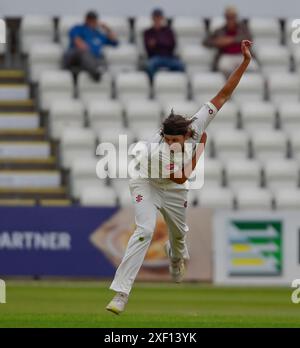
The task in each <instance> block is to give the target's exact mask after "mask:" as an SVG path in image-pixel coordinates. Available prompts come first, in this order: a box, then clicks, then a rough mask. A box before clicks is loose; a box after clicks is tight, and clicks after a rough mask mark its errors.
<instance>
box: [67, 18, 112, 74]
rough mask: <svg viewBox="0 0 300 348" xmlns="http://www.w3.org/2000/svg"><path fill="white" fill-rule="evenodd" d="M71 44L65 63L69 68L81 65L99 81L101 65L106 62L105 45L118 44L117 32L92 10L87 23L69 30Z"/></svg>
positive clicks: (86, 20)
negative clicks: (100, 20)
mask: <svg viewBox="0 0 300 348" xmlns="http://www.w3.org/2000/svg"><path fill="white" fill-rule="evenodd" d="M69 38H70V45H69V48H68V50H67V52H66V54H65V61H64V65H65V68H67V69H72V68H73V67H75V66H76V67H79V69H80V70H85V71H87V72H89V73H90V75H91V76H92V78H93V79H94V80H96V81H99V80H100V78H101V72H100V69H99V67H100V66H101V65H103V64H104V58H103V47H104V46H105V45H111V46H117V45H118V40H117V37H116V34H115V33H114V32H113V31H112V30H111V29H110V28H109V27H108V26H107V25H106V24H104V23H102V22H99V21H98V14H97V13H96V12H94V11H90V12H88V13H87V14H86V17H85V23H84V24H81V25H76V26H74V27H73V28H72V29H71V30H70V32H69Z"/></svg>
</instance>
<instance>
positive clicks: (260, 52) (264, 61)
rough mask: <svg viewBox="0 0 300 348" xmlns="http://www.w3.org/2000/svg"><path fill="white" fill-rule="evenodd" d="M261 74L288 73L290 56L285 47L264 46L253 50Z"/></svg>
mask: <svg viewBox="0 0 300 348" xmlns="http://www.w3.org/2000/svg"><path fill="white" fill-rule="evenodd" d="M255 52H256V55H257V58H258V61H259V62H260V64H261V69H262V72H263V73H266V74H268V73H273V72H288V71H290V63H291V55H290V52H289V50H288V48H286V47H285V46H279V45H274V46H271V45H264V46H259V47H256V49H255Z"/></svg>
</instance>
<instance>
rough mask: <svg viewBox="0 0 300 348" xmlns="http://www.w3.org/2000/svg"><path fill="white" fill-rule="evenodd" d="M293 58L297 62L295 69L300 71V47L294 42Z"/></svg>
mask: <svg viewBox="0 0 300 348" xmlns="http://www.w3.org/2000/svg"><path fill="white" fill-rule="evenodd" d="M293 58H294V63H295V70H296V71H298V72H299V71H300V47H299V45H295V44H294V52H293Z"/></svg>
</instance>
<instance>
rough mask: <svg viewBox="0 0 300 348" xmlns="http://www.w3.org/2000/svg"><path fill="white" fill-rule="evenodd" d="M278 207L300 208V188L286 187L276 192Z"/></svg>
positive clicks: (284, 208) (287, 208)
mask: <svg viewBox="0 0 300 348" xmlns="http://www.w3.org/2000/svg"><path fill="white" fill-rule="evenodd" d="M274 199H275V205H276V209H278V210H297V211H299V209H300V189H299V188H297V189H295V188H291V187H285V188H280V189H278V190H276V191H275V192H274Z"/></svg>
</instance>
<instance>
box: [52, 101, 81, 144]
mask: <svg viewBox="0 0 300 348" xmlns="http://www.w3.org/2000/svg"><path fill="white" fill-rule="evenodd" d="M83 125H84V108H83V104H82V102H81V101H79V100H76V99H62V100H54V101H53V102H52V103H51V105H50V109H49V129H50V134H51V137H52V138H54V139H59V138H60V137H61V135H62V132H63V131H64V129H66V128H68V127H78V128H80V127H83Z"/></svg>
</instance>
